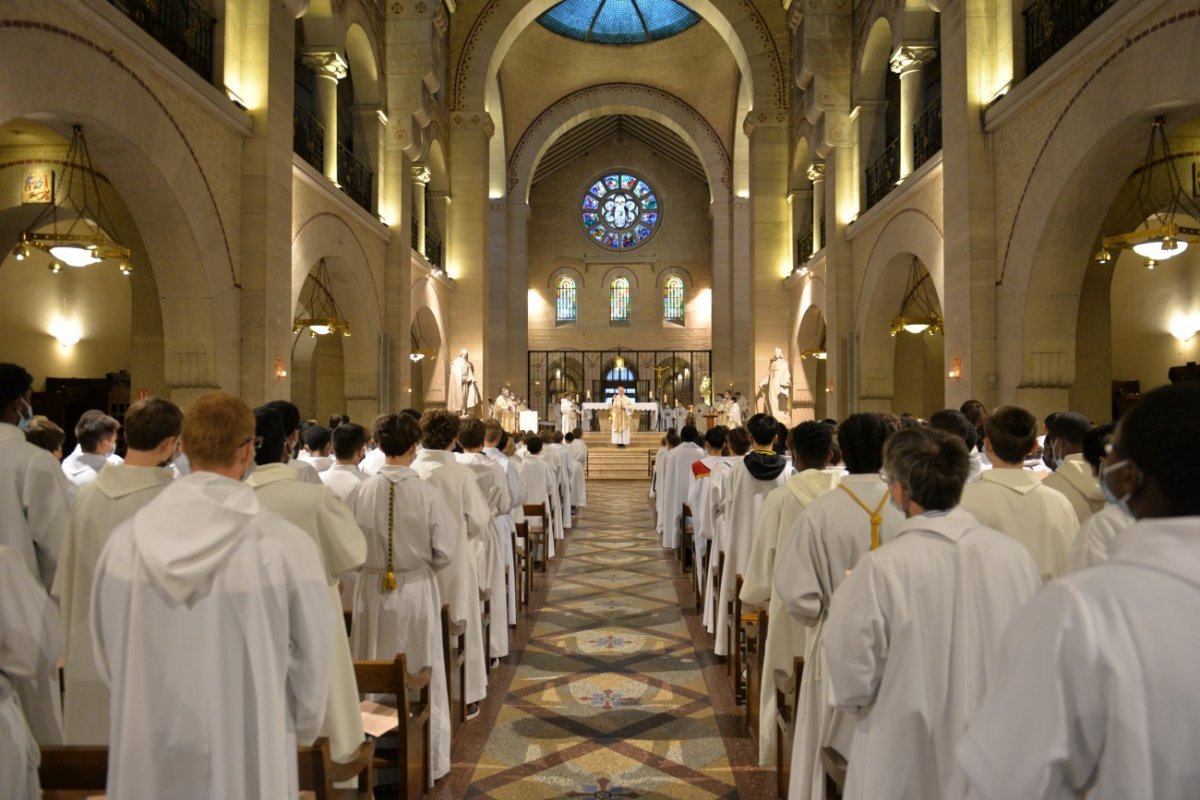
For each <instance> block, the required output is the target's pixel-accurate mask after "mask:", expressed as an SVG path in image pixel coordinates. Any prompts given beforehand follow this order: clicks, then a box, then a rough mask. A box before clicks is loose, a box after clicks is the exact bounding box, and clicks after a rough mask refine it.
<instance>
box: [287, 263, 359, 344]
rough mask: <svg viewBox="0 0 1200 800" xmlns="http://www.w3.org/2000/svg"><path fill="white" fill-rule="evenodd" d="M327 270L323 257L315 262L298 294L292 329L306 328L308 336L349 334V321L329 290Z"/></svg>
mask: <svg viewBox="0 0 1200 800" xmlns="http://www.w3.org/2000/svg"><path fill="white" fill-rule="evenodd" d="M329 285H330V282H329V270H328V269H327V268H326V266H325V259H323V258H322V259H321V260H320V261H318V262H317V268H316V270H314V271H313V274H311V275H309V276H308V282H307V283H306V284H305V285H304V290H303V291H302V292H301V294H300V316H298V317H296V319H295V320H294V321H293V327H292V331H293V332H294V333H302V332H303V331H304V330H305V329H306V328H307V329H308V333H309V335H310V336H325V335H327V334H330V333H338V332H339V331H340V332H341V333H342V334H343V335H344V336H349V335H350V323H349V322H347V321H346V318H345V317H344V316H342V312H341V309H339V308H338V304H337V301H336V300H334V299H333V295H332V294H331V293H330V292H329Z"/></svg>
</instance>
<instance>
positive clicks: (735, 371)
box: [713, 197, 754, 394]
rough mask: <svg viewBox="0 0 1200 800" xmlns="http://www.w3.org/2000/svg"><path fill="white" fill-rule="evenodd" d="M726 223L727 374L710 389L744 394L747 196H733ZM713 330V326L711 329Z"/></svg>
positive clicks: (748, 315)
mask: <svg viewBox="0 0 1200 800" xmlns="http://www.w3.org/2000/svg"><path fill="white" fill-rule="evenodd" d="M732 211H733V214H732V219H731V225H730V250H731V253H730V255H731V257H730V260H729V266H730V270H729V272H730V275H729V299H730V327H728V328H726V329H725V330H726V331H728V332H729V339H730V342H731V344H730V350H729V358H730V364H729V366H730V375H729V380H728V381H723V382H722V383H717V382H716V381H714V382H713V391H720V392H724V391H726V390H728V389H731V388H732V389H735V390H737V391H740V392H742V393H743V394H745V393H746V392H747V390H750V391H753V390H752V388H751V387H752V385H753V383H754V306H753V290H754V281H753V280H752V279H751V276H752V275H753V274H754V261H753V252H752V246H753V242H752V239H753V236H754V230H753V227H752V224H751V221H750V220H751V217H750V198H748V197H734V198H733V209H732ZM713 332H714V333H715V332H716V329H715V328H714V331H713Z"/></svg>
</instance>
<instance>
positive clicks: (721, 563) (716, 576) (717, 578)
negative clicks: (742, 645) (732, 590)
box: [712, 553, 729, 663]
mask: <svg viewBox="0 0 1200 800" xmlns="http://www.w3.org/2000/svg"><path fill="white" fill-rule="evenodd" d="M724 574H725V554H724V553H721V554H720V555H719V556H717V569H716V572H714V573H713V588H712V591H713V625H714V626H715V625H716V624H717V605H718V604H719V603H722V602H724V597H725V595H724V594H722V592H721V576H722V575H724ZM713 635H714V637H715V636H716V634H713ZM717 659H718V660H719V661H724V662H726V663H728V661H729V657H728V656H717Z"/></svg>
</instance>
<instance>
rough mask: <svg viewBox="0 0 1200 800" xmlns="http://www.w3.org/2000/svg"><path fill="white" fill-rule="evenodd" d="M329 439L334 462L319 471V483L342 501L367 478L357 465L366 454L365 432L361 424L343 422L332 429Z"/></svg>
mask: <svg viewBox="0 0 1200 800" xmlns="http://www.w3.org/2000/svg"><path fill="white" fill-rule="evenodd" d="M330 441H331V443H332V445H333V456H334V462H333V465H332V466H331V467H330V468H329V469H327V470H325V471H324V472H322V473H321V476H320V477H321V483H323V484H325V485H326V486H328V487H329V488H330V489H332V490H333V493H334V494H336V495H337V496H338V499H340V500H343V501H344V500H345V499H346V498H347V497H349V496H350V493H351V492H353V491H354V490H355V489H357V488H358V485H359V484H360V483H362V482H363V481H365V480H366V479H367V474H366V473H365V472H363V471H362V470H361V469H359V467H358V465H359V463H360V462H361V461H362V460H363V459H364V458H365V457H366V455H367V432H366V431H365V430H363V426H362V425H355V424H354V423H353V422H344V423H342V424H341V425H338V426H337V427H336V428H334V429H333V433H332V434H331V436H330Z"/></svg>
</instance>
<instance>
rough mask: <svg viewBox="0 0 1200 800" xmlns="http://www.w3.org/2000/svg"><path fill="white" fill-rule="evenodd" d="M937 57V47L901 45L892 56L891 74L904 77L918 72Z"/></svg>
mask: <svg viewBox="0 0 1200 800" xmlns="http://www.w3.org/2000/svg"><path fill="white" fill-rule="evenodd" d="M937 55H938V51H937V47H936V46H934V45H924V44H903V45H900V47H899V48H897V49H896V52H895V53H893V54H892V58H891V62H890V63H891V67H892V72H895V73H896V74H897V75H904V74H906V73H909V72H920V71H921V70H923V69H925V65H926V64H930V63H932V62H933V61H934V60H935V59H936V58H937Z"/></svg>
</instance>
